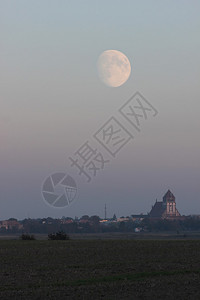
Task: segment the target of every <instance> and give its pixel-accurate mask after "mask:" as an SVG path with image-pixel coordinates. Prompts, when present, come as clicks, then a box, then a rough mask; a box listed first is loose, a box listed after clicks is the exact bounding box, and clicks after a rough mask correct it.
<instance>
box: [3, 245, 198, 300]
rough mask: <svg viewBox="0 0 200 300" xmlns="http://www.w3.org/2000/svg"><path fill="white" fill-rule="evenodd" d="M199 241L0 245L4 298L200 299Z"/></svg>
mask: <svg viewBox="0 0 200 300" xmlns="http://www.w3.org/2000/svg"><path fill="white" fill-rule="evenodd" d="M199 285H200V241H199V240H185V241H184V240H180V241H172V240H169V241H168V240H70V241H45V240H40V241H19V240H13V241H12V240H7V241H4V240H1V241H0V299H59V298H61V297H62V299H91V300H92V299H161V300H162V299H169V298H171V299H193V300H194V299H200V288H199Z"/></svg>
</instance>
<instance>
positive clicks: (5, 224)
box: [0, 219, 23, 230]
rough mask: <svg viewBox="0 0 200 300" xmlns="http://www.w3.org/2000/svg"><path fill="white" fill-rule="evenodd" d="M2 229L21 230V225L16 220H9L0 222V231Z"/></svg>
mask: <svg viewBox="0 0 200 300" xmlns="http://www.w3.org/2000/svg"><path fill="white" fill-rule="evenodd" d="M2 228H4V229H5V230H13V229H17V230H21V229H23V225H22V224H20V223H19V222H18V221H17V220H16V219H10V220H5V221H0V229H2Z"/></svg>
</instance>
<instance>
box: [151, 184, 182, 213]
mask: <svg viewBox="0 0 200 300" xmlns="http://www.w3.org/2000/svg"><path fill="white" fill-rule="evenodd" d="M149 217H150V218H161V219H175V218H179V217H181V215H180V213H179V212H178V210H177V208H176V201H175V197H174V195H173V194H172V192H171V191H170V190H168V191H167V193H166V194H165V195H164V197H163V201H157V200H156V203H155V204H154V205H153V207H152V209H151V211H150V213H149Z"/></svg>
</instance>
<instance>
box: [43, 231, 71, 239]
mask: <svg viewBox="0 0 200 300" xmlns="http://www.w3.org/2000/svg"><path fill="white" fill-rule="evenodd" d="M48 239H49V240H69V236H68V235H67V234H66V233H65V232H64V231H58V232H56V233H50V234H48Z"/></svg>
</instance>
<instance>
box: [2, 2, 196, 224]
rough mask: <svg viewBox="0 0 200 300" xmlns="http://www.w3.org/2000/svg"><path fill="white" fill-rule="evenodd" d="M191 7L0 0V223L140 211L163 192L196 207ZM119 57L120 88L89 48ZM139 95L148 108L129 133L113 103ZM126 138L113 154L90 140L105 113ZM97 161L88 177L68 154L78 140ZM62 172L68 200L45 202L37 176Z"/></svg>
mask: <svg viewBox="0 0 200 300" xmlns="http://www.w3.org/2000/svg"><path fill="white" fill-rule="evenodd" d="M199 9H200V2H199V1H195V0H191V1H185V0H176V1H172V0H169V1H159V0H148V1H147V0H146V1H145V0H144V1H134V0H131V1H128V0H125V1H117V0H110V1H105V0H102V1H95V0H91V1H89V0H86V1H81V0H80V1H76V0H73V1H70V0H69V1H64V0H60V1H51V0H48V1H47V0H42V1H41V0H29V1H26V0H18V1H14V0H9V1H8V0H0V37H1V46H0V220H4V219H7V218H10V217H15V218H17V219H24V218H27V217H29V218H42V217H48V216H50V217H55V218H60V217H62V216H70V217H73V218H74V217H75V216H78V217H80V216H82V215H85V214H88V215H99V216H100V217H103V216H104V205H105V203H106V205H107V216H108V217H112V216H113V214H114V213H115V214H116V215H117V217H120V216H127V215H131V214H138V213H145V214H146V213H147V212H149V211H150V209H151V206H152V205H153V204H154V202H155V199H156V198H157V199H158V200H159V201H161V200H162V197H163V196H164V194H165V193H166V191H167V190H168V189H170V190H171V191H172V192H173V193H174V195H175V197H176V203H177V208H178V210H179V211H180V213H181V214H183V215H188V214H200V203H199V201H200V199H199V195H200V184H199V183H200V159H199V153H200V140H199V128H200V119H199V113H200V103H199V101H200V89H199V80H200V36H199V28H200V18H199ZM109 49H114V50H118V51H121V52H122V53H124V54H125V55H126V56H127V57H128V59H129V61H130V64H131V69H132V71H131V76H130V77H129V79H128V81H127V82H126V83H125V84H123V85H122V86H120V87H114V88H113V87H109V86H106V85H105V84H104V83H103V82H102V81H101V80H100V79H99V76H98V72H97V60H98V57H99V55H100V54H101V53H102V52H103V51H105V50H109ZM136 92H139V93H140V94H141V95H142V96H143V97H145V99H147V100H148V101H149V102H150V103H151V105H152V106H153V107H154V108H155V109H156V110H157V111H158V113H157V115H156V116H155V117H153V115H151V114H150V115H149V116H148V118H147V120H144V121H143V122H142V124H141V131H140V132H138V131H137V130H135V128H133V126H131V124H130V123H129V122H127V120H126V119H124V118H123V116H122V115H120V114H119V108H120V107H122V105H123V104H124V103H126V101H127V100H128V99H130V97H131V96H132V95H134V94H135V93H136ZM111 117H114V118H115V119H117V120H118V122H120V124H123V126H124V127H125V129H126V130H127V131H128V132H129V133H131V135H133V136H134V139H133V140H132V139H131V140H130V141H129V142H128V143H127V144H126V145H124V147H122V148H121V150H120V151H119V152H118V153H117V155H116V156H115V157H113V156H112V155H111V154H110V153H108V152H107V150H106V149H105V148H104V147H103V146H102V145H101V144H100V143H99V142H98V141H97V140H96V139H95V138H94V134H95V133H96V132H97V131H98V130H99V129H100V128H102V126H103V125H104V124H105V123H106V122H107V121H108V120H109V119H110V118H111ZM87 141H88V143H89V144H90V145H91V147H92V148H93V149H97V152H98V153H101V154H102V155H103V156H105V157H106V159H107V160H109V162H108V163H107V164H105V167H104V168H103V169H101V170H100V171H98V172H97V174H96V176H93V177H92V179H91V181H90V182H89V183H88V182H87V178H86V176H84V174H81V175H79V170H78V168H77V167H76V166H71V161H70V159H69V157H72V158H75V157H76V154H75V153H76V152H77V151H78V149H80V147H81V146H82V145H84V143H85V142H87ZM57 172H64V173H66V174H68V175H70V176H72V177H73V178H74V180H75V181H76V184H77V197H76V199H74V200H73V201H72V202H71V203H70V205H67V206H66V207H62V208H55V207H53V206H51V205H48V204H47V203H46V202H45V200H44V199H43V196H42V193H41V189H42V188H43V183H44V180H45V178H47V177H48V176H50V175H51V174H54V173H57Z"/></svg>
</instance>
